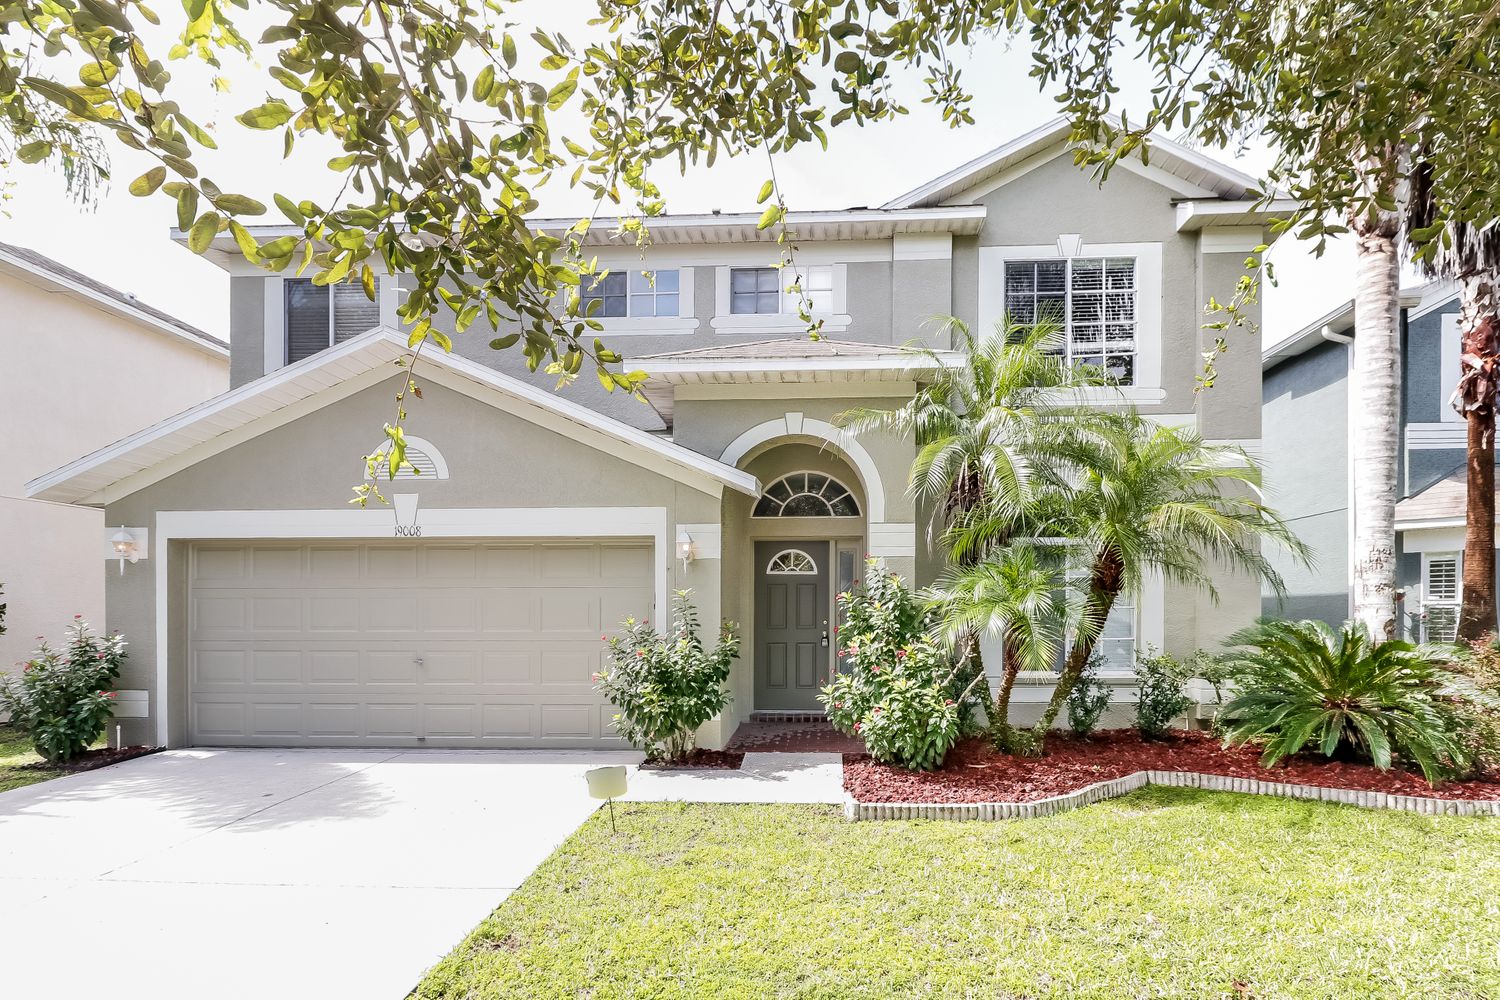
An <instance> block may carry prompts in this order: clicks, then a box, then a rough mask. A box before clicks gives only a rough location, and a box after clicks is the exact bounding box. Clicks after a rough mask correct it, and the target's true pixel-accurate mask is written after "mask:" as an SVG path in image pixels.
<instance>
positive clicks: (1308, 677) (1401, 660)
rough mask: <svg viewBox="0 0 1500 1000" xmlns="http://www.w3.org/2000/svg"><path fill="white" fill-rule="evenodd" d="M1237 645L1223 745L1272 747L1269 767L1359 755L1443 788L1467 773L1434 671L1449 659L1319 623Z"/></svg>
mask: <svg viewBox="0 0 1500 1000" xmlns="http://www.w3.org/2000/svg"><path fill="white" fill-rule="evenodd" d="M1229 645H1230V647H1231V652H1230V654H1229V659H1230V667H1231V669H1232V671H1233V676H1234V678H1235V681H1236V683H1237V684H1238V686H1239V688H1240V694H1239V696H1238V697H1236V698H1235V699H1234V700H1233V701H1231V702H1230V703H1229V704H1227V705H1225V706H1224V709H1223V712H1222V716H1223V718H1225V719H1226V720H1227V722H1226V725H1225V738H1226V741H1227V742H1230V743H1248V742H1251V741H1264V743H1265V753H1264V754H1263V755H1262V757H1261V762H1262V763H1264V764H1266V765H1267V766H1269V765H1271V764H1274V763H1276V762H1277V761H1279V760H1281V759H1282V758H1283V757H1287V756H1290V755H1291V754H1295V753H1297V752H1299V751H1301V750H1303V749H1315V750H1317V751H1318V752H1319V753H1321V754H1322V755H1323V756H1325V757H1332V756H1334V755H1336V754H1338V753H1340V752H1348V751H1353V752H1355V753H1357V754H1358V755H1360V756H1362V757H1364V758H1366V759H1368V760H1370V761H1371V762H1372V763H1374V765H1375V766H1376V767H1378V768H1380V769H1381V770H1385V769H1387V768H1389V767H1390V766H1391V763H1392V760H1393V758H1394V757H1397V756H1399V757H1401V758H1404V759H1406V760H1408V761H1411V762H1412V763H1415V764H1416V765H1417V766H1418V767H1420V768H1421V769H1422V774H1423V776H1425V777H1426V778H1427V780H1428V782H1430V783H1432V784H1436V783H1438V782H1439V781H1441V780H1442V779H1443V778H1445V777H1449V776H1450V775H1452V774H1453V773H1454V772H1456V771H1458V770H1461V769H1462V768H1463V766H1464V765H1465V763H1467V759H1468V754H1469V751H1468V748H1467V747H1465V745H1464V742H1463V740H1462V738H1461V736H1460V734H1459V730H1458V726H1457V724H1456V721H1455V718H1454V715H1453V713H1452V711H1451V710H1450V709H1449V708H1448V706H1447V705H1446V703H1445V702H1444V700H1443V699H1442V697H1441V688H1442V685H1443V681H1444V672H1443V671H1441V670H1440V669H1439V668H1438V667H1437V666H1436V663H1437V661H1438V660H1440V659H1447V658H1448V657H1449V656H1450V655H1451V649H1450V650H1447V651H1444V650H1438V649H1435V648H1424V647H1421V646H1417V645H1414V644H1412V643H1409V642H1404V641H1399V640H1388V641H1385V642H1381V643H1376V642H1374V641H1373V640H1372V639H1371V638H1370V633H1369V630H1368V629H1367V628H1365V626H1364V624H1363V623H1359V622H1349V623H1347V624H1345V625H1344V626H1343V627H1342V628H1341V629H1339V630H1338V631H1335V630H1333V629H1332V628H1330V627H1329V626H1328V625H1326V624H1324V623H1323V622H1318V621H1302V622H1288V621H1264V622H1261V623H1259V624H1257V625H1255V626H1253V627H1251V628H1248V629H1244V630H1242V631H1240V632H1237V633H1235V634H1234V635H1233V636H1231V637H1230V638H1229Z"/></svg>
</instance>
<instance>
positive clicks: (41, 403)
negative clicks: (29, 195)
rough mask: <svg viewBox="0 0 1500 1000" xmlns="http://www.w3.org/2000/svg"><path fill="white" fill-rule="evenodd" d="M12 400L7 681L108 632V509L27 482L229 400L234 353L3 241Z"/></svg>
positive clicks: (3, 539) (4, 469)
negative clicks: (85, 623) (76, 641)
mask: <svg viewBox="0 0 1500 1000" xmlns="http://www.w3.org/2000/svg"><path fill="white" fill-rule="evenodd" d="M0 304H3V308H4V314H5V322H4V324H3V326H0V341H3V356H4V358H5V371H6V372H7V378H6V380H5V382H6V384H5V391H4V392H3V393H0V427H4V428H5V432H6V448H5V460H4V462H0V584H4V586H5V593H4V596H3V597H0V600H3V601H4V602H5V603H6V604H7V605H8V606H9V612H8V615H7V627H8V632H7V634H6V635H3V636H0V670H4V669H11V668H12V667H13V666H14V665H15V664H16V663H17V662H18V661H21V660H24V659H26V658H27V657H28V656H29V655H30V654H31V651H32V650H34V649H35V648H36V637H37V636H39V635H45V636H47V637H48V638H49V639H61V638H62V635H63V631H64V629H65V627H66V626H67V625H68V624H70V623H71V621H72V619H73V616H74V615H75V614H81V615H83V616H84V617H85V618H87V619H89V620H90V621H91V622H94V623H95V624H96V625H100V626H102V625H103V624H104V621H105V616H104V568H105V559H104V554H105V553H106V552H107V551H109V545H108V544H107V542H106V539H107V537H108V535H107V533H106V531H105V521H104V511H103V510H102V509H101V508H99V507H89V506H80V505H76V504H60V503H55V502H53V501H50V500H46V499H41V498H37V497H28V496H27V495H26V483H27V481H28V480H30V479H33V478H35V477H37V476H39V475H42V474H44V473H46V472H48V471H50V470H52V469H55V468H57V466H58V465H59V464H61V463H63V462H67V461H71V460H72V459H74V458H76V457H78V455H80V454H84V453H87V452H89V451H92V450H94V449H96V448H99V447H102V446H104V445H106V444H108V443H109V442H111V441H115V440H118V439H119V438H121V437H123V436H124V435H126V434H129V433H130V432H132V431H135V430H139V429H140V428H142V427H146V426H149V425H150V424H153V423H155V422H156V421H158V420H160V419H162V418H163V417H166V416H169V415H171V414H173V413H176V412H178V411H180V410H182V409H184V408H186V407H188V406H191V405H192V404H194V403H196V402H199V401H201V400H204V399H207V398H208V397H210V396H213V395H216V394H218V393H221V392H223V391H224V390H225V389H226V388H227V387H228V384H229V346H228V345H227V344H225V343H224V342H223V341H220V340H218V339H216V338H214V337H211V336H209V335H208V334H206V333H203V332H202V331H201V330H197V329H195V328H193V327H191V326H189V325H187V324H186V323H183V322H181V321H180V320H177V319H174V318H173V317H171V316H168V315H167V314H166V313H163V312H161V311H159V310H157V309H153V308H151V307H150V306H148V305H145V304H144V303H141V302H137V301H136V300H135V298H134V297H133V296H130V295H127V294H125V293H123V292H118V291H116V290H115V289H113V288H109V287H107V286H105V285H103V284H100V283H99V282H97V281H95V280H93V279H92V278H90V277H88V276H87V275H84V274H80V273H79V272H77V271H74V270H73V269H71V268H68V267H65V266H63V265H62V264H59V263H57V262H56V261H54V260H50V259H48V258H46V257H44V256H42V255H41V254H38V253H34V252H33V251H31V250H28V249H26V248H24V247H18V246H11V245H8V244H0Z"/></svg>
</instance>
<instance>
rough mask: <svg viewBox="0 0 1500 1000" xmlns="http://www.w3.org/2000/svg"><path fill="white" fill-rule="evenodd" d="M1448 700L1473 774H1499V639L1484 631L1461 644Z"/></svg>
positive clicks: (1454, 666) (1454, 665)
mask: <svg viewBox="0 0 1500 1000" xmlns="http://www.w3.org/2000/svg"><path fill="white" fill-rule="evenodd" d="M1453 668H1454V671H1455V672H1456V673H1458V674H1459V675H1460V676H1459V677H1457V678H1456V679H1455V680H1456V683H1455V684H1453V685H1452V694H1451V695H1450V699H1451V703H1452V705H1453V709H1454V712H1455V714H1456V715H1457V716H1458V719H1459V729H1460V733H1461V735H1462V738H1463V740H1464V743H1465V745H1466V746H1467V748H1468V750H1469V755H1470V758H1471V760H1470V766H1471V769H1472V771H1473V772H1474V773H1475V774H1496V775H1500V640H1497V639H1496V637H1495V635H1494V634H1493V633H1487V634H1486V635H1484V636H1483V637H1482V638H1479V639H1476V640H1474V641H1473V642H1471V643H1469V644H1468V645H1467V646H1466V647H1463V648H1462V649H1461V651H1460V656H1459V657H1458V659H1457V660H1456V661H1455V662H1454V664H1453Z"/></svg>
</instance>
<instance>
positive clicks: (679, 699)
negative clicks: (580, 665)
mask: <svg viewBox="0 0 1500 1000" xmlns="http://www.w3.org/2000/svg"><path fill="white" fill-rule="evenodd" d="M604 641H605V645H606V655H607V656H608V657H609V659H610V661H611V666H609V667H607V668H606V669H604V670H601V671H600V672H599V673H597V674H595V675H594V681H595V689H596V690H598V691H600V692H602V693H603V694H604V695H605V696H606V697H608V698H609V700H610V702H611V703H613V704H614V706H615V707H616V708H617V709H619V714H617V715H616V716H615V724H616V726H617V727H618V729H619V732H620V736H621V737H623V738H624V739H625V740H627V741H629V743H630V744H631V745H632V746H634V747H636V748H637V749H639V750H642V751H644V752H645V754H646V759H648V760H678V759H680V758H682V757H685V756H687V754H688V753H689V752H691V751H692V749H693V740H694V737H695V736H696V734H697V731H698V727H699V726H701V725H703V723H705V722H707V721H708V720H709V719H712V718H713V717H714V716H716V715H718V714H719V713H720V712H722V711H723V710H724V709H725V707H726V706H728V704H729V691H728V689H727V688H725V686H724V682H725V681H726V680H728V679H729V667H730V665H731V664H732V663H733V662H734V659H735V657H737V656H739V654H740V640H739V633H738V630H737V628H736V627H735V625H734V624H733V623H732V622H723V623H721V624H720V626H719V642H718V645H717V646H716V647H715V648H714V649H713V651H712V652H710V651H709V650H708V649H707V648H705V646H704V645H703V640H702V638H701V637H700V636H699V634H698V612H697V609H696V608H694V607H693V602H692V600H691V592H690V591H686V590H679V591H677V592H676V593H675V594H674V595H673V597H672V616H671V624H670V626H669V627H668V629H667V632H666V634H664V635H662V634H658V633H657V631H656V630H655V629H654V628H652V627H651V624H650V623H649V622H645V621H637V620H636V619H634V618H627V619H625V621H624V622H622V623H621V626H620V633H619V635H616V636H613V637H605V639H604Z"/></svg>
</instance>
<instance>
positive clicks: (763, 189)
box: [755, 181, 776, 205]
mask: <svg viewBox="0 0 1500 1000" xmlns="http://www.w3.org/2000/svg"><path fill="white" fill-rule="evenodd" d="M775 193H776V182H775V181H766V182H765V183H764V184H762V185H761V186H760V194H758V195H756V196H755V203H756V204H757V205H764V204H765V203H766V199H767V198H769V197H771V195H773V194H775Z"/></svg>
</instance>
